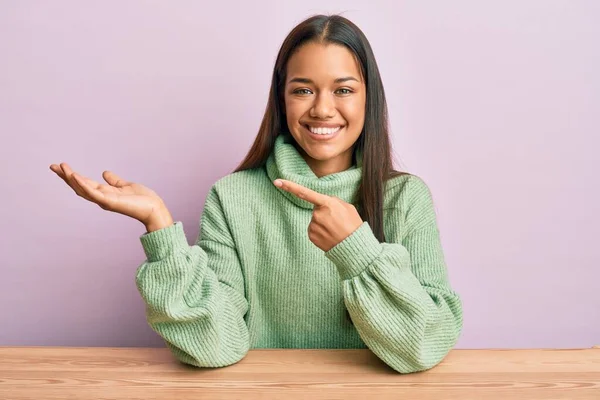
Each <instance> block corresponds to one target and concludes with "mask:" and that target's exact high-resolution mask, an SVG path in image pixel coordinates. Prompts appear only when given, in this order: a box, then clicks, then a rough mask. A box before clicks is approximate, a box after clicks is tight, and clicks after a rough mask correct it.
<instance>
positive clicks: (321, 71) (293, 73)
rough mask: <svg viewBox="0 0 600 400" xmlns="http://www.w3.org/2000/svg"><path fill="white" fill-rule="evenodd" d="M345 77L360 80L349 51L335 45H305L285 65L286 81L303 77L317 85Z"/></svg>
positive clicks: (356, 62)
mask: <svg viewBox="0 0 600 400" xmlns="http://www.w3.org/2000/svg"><path fill="white" fill-rule="evenodd" d="M345 76H354V77H355V78H357V79H359V80H360V79H361V73H360V66H359V64H358V60H357V59H356V57H354V54H353V53H352V52H351V51H350V50H348V49H347V48H346V47H344V46H341V45H337V44H318V43H307V44H305V45H302V46H301V47H300V48H298V49H297V50H296V52H295V53H294V54H293V55H292V56H291V57H290V59H289V61H288V64H287V78H288V80H289V79H291V78H294V77H303V78H309V79H312V80H313V81H315V82H317V83H318V82H319V81H321V82H326V81H333V80H335V79H337V78H340V77H345Z"/></svg>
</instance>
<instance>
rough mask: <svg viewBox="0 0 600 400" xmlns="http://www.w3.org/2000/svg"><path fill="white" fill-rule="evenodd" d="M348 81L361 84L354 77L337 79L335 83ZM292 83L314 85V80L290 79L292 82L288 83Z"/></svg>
mask: <svg viewBox="0 0 600 400" xmlns="http://www.w3.org/2000/svg"><path fill="white" fill-rule="evenodd" d="M346 81H356V82H360V81H359V80H358V79H356V78H355V77H353V76H345V77H343V78H337V79H336V80H335V81H334V82H335V83H342V82H346ZM292 82H299V83H314V82H313V81H312V80H310V79H308V78H293V79H290V81H289V82H288V83H292Z"/></svg>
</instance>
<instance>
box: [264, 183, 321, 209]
mask: <svg viewBox="0 0 600 400" xmlns="http://www.w3.org/2000/svg"><path fill="white" fill-rule="evenodd" d="M278 182H281V186H279V185H278ZM273 183H274V184H275V186H277V187H280V188H282V189H283V190H285V191H287V192H290V193H292V194H294V195H296V196H297V197H299V198H301V199H303V200H306V201H308V202H309V203H312V204H314V205H315V206H323V205H325V204H327V202H328V201H329V199H330V197H329V196H327V195H325V194H321V193H318V192H315V191H314V190H311V189H309V188H307V187H304V186H302V185H299V184H297V183H296V182H292V181H287V180H285V179H275V181H274V182H273Z"/></svg>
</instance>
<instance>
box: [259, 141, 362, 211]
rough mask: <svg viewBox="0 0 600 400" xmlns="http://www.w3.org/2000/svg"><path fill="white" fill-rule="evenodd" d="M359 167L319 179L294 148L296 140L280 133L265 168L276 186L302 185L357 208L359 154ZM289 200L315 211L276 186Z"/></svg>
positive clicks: (358, 159) (360, 170) (359, 158)
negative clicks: (285, 182)
mask: <svg viewBox="0 0 600 400" xmlns="http://www.w3.org/2000/svg"><path fill="white" fill-rule="evenodd" d="M356 161H357V163H356V164H353V165H352V166H351V167H350V168H348V169H347V170H345V171H341V172H337V173H335V174H330V175H325V176H322V177H320V178H319V177H317V176H316V175H315V173H314V172H313V171H312V169H310V166H309V165H308V164H307V163H306V161H305V160H304V158H303V157H302V155H301V154H300V153H299V152H298V150H297V149H296V147H295V146H294V139H293V137H292V136H291V135H290V134H289V133H280V134H279V136H277V138H276V139H275V144H274V147H273V151H271V154H270V155H269V158H268V159H267V162H266V165H265V168H266V171H267V175H268V176H269V178H270V179H271V182H273V181H274V180H275V179H277V178H281V179H286V180H289V181H292V182H296V183H297V184H299V185H302V186H304V187H307V188H309V189H312V190H314V191H315V192H318V193H322V194H326V195H328V196H335V197H339V198H340V199H342V200H344V201H345V202H347V203H351V204H353V203H354V204H355V202H354V196H355V195H356V192H357V190H358V186H359V184H360V181H361V177H362V157H361V154H360V152H357V153H356ZM273 187H275V188H276V189H277V190H279V191H280V192H281V194H283V195H284V196H285V197H286V198H287V199H288V200H290V201H291V202H292V203H294V204H295V205H297V206H299V207H302V208H308V209H312V208H314V205H313V204H312V203H309V202H308V201H306V200H303V199H300V198H298V197H296V196H295V195H293V194H291V193H289V192H286V191H285V190H283V189H280V188H278V187H276V186H275V185H273Z"/></svg>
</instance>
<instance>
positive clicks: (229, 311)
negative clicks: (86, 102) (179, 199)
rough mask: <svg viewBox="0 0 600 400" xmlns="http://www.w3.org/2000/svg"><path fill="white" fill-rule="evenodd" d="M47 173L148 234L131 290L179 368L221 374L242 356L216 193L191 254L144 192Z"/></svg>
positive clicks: (160, 205)
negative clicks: (210, 369) (205, 369)
mask: <svg viewBox="0 0 600 400" xmlns="http://www.w3.org/2000/svg"><path fill="white" fill-rule="evenodd" d="M50 169H51V170H52V171H53V172H55V173H56V174H57V175H58V176H59V177H60V178H62V179H63V180H64V181H65V182H66V183H67V184H68V185H69V186H70V187H71V189H73V191H74V192H75V193H76V194H77V195H78V196H80V197H82V198H84V199H86V200H88V201H90V202H92V203H95V204H97V205H98V206H100V208H102V209H103V210H107V211H111V212H115V213H119V214H123V215H126V216H128V217H131V218H134V219H136V220H138V221H140V222H141V223H143V224H144V226H146V230H147V233H146V234H144V235H142V236H141V237H140V240H141V242H142V245H143V248H144V251H145V253H146V257H147V259H146V261H144V263H143V264H142V265H140V266H139V268H138V270H137V273H136V285H137V287H138V290H139V291H140V293H141V295H142V297H143V299H144V301H145V302H146V312H147V320H148V323H149V324H150V326H151V327H152V329H153V330H154V331H156V332H157V333H158V334H159V335H160V336H161V337H162V338H163V339H164V340H165V342H166V344H167V347H168V348H170V349H171V351H172V352H173V354H174V355H175V356H176V357H177V358H178V359H179V360H180V361H182V362H184V363H187V364H191V365H195V366H199V367H222V366H226V365H230V364H234V363H235V362H237V361H239V360H241V359H242V358H243V357H244V356H245V355H246V353H247V352H248V349H249V347H250V345H249V338H248V329H247V327H246V323H245V320H244V315H245V314H246V312H247V310H248V302H247V301H246V297H245V293H244V278H243V274H242V271H241V265H240V261H239V258H238V254H237V251H236V247H235V243H234V242H233V239H232V236H231V232H230V231H229V227H228V225H227V221H226V219H225V216H224V214H223V210H222V207H221V204H220V201H219V197H218V194H217V192H216V189H215V188H214V186H213V187H212V188H211V190H210V191H209V193H208V196H207V198H206V202H205V205H204V211H203V213H202V218H201V226H200V234H199V236H198V240H197V241H196V243H195V244H194V245H193V246H190V245H189V244H188V242H187V239H186V237H185V234H184V231H183V225H182V224H181V223H180V222H178V223H175V224H173V219H172V218H171V214H170V213H169V212H168V210H167V208H166V206H165V204H164V202H163V201H162V199H161V198H160V197H159V196H158V195H157V194H156V193H155V192H154V191H153V190H151V189H149V188H147V187H145V186H144V185H141V184H139V183H135V182H129V181H127V180H125V179H122V178H121V177H119V176H118V175H116V174H115V173H113V172H111V171H104V172H103V174H102V177H103V178H104V180H105V181H106V184H103V183H100V182H96V181H94V180H92V179H89V178H86V177H84V176H81V175H79V174H77V173H75V172H73V170H71V168H70V167H69V165H68V164H66V163H61V164H52V165H51V166H50Z"/></svg>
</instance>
